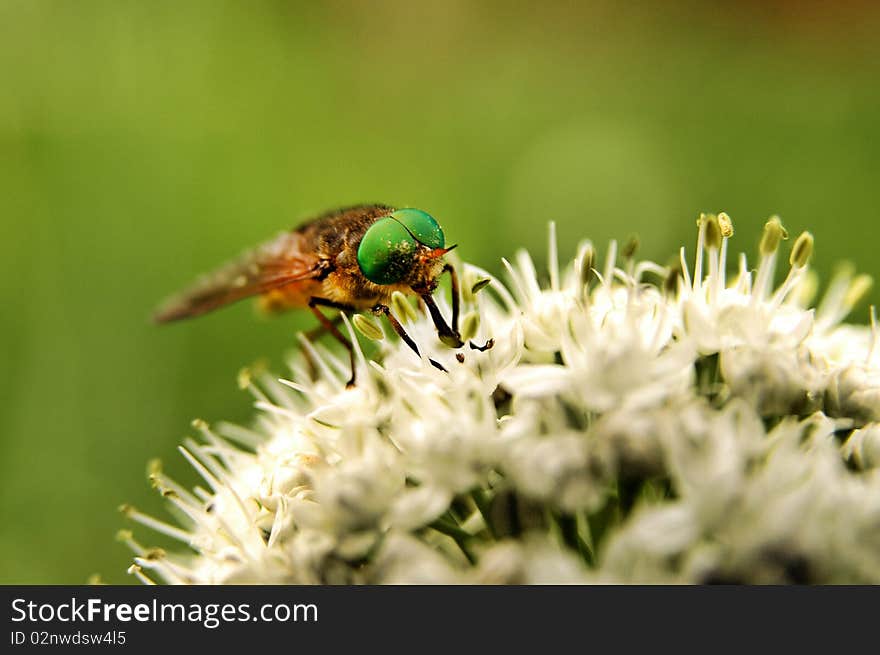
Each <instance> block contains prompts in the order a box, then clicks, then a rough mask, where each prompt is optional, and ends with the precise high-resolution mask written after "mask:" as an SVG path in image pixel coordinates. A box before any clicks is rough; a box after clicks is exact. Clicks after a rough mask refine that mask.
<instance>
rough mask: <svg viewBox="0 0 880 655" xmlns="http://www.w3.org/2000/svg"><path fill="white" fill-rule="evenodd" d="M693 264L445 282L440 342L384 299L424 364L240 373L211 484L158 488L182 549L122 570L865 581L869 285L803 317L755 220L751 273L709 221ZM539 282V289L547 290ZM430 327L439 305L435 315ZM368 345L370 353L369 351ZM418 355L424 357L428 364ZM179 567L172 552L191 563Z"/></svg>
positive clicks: (202, 450) (468, 275) (875, 481)
mask: <svg viewBox="0 0 880 655" xmlns="http://www.w3.org/2000/svg"><path fill="white" fill-rule="evenodd" d="M698 225H699V231H698V240H697V248H696V254H695V257H694V262H693V265H690V264H689V263H688V260H687V258H686V255H685V250H684V248H682V250H681V253H680V257H679V258H678V259H679V260H680V261H679V262H678V263H677V264H676V265H675V266H672V267H663V266H659V265H657V264H654V263H651V262H644V261H638V260H637V259H636V257H635V253H636V244H635V243H634V242H633V243H630V244H627V245H626V246H624V247H623V248H622V249H621V250H620V251H618V248H617V245H616V244H615V243H613V242H612V243H611V245H610V248H609V250H608V252H607V255H606V257H605V259H604V262H600V261H599V259H598V256H597V252H596V250H595V248H594V247H593V245H592V244H590V243H588V242H585V243H582V244H581V245H580V246H579V247H578V250H577V255H576V257H575V259H574V261H573V262H572V263H571V264H570V265H569V266H568V267H566V268H565V269H564V270H561V269H560V268H559V265H558V262H557V255H556V240H555V235H554V234H553V228H552V225H551V235H550V252H549V271H548V273H549V274H548V275H546V276H540V275H539V274H538V273H537V271H536V270H535V266H534V264H533V262H532V260H531V258H530V257H529V255H528V254H527V253H525V252H520V253H518V254H517V256H516V258H515V260H514V262H513V263H510V262H507V261H505V262H504V265H505V267H506V269H507V273H508V277H509V284H508V285H504V284H502V283H501V282H500V281H499V280H497V279H495V278H494V277H492V276H491V275H489V274H488V273H487V272H486V271H484V270H481V269H479V268H476V267H474V266H471V265H467V264H464V265H462V266H461V270H462V275H461V278H462V296H463V297H462V323H461V325H462V333H463V337H464V338H465V339H466V340H468V339H470V340H473V341H474V342H476V343H477V344H479V343H483V342H486V341H488V340H490V339H491V340H492V342H493V344H494V345H493V347H491V348H489V349H486V350H480V349H478V348H467V347H466V348H464V349H460V350H453V349H451V348H449V347H447V346H445V345H443V344H442V343H441V342H440V341H439V340H438V339H437V335H436V331H435V328H434V324H433V322H432V321H431V320H430V317H429V316H428V315H427V313H426V312H424V311H422V310H421V309H420V308H417V307H415V306H413V305H410V304H408V302H407V300H406V299H405V298H403V297H402V296H401V297H397V298H395V302H394V305H395V313H396V314H397V315H398V316H399V317H400V319H401V321H402V322H403V324H404V326H405V329H406V331H407V332H408V333H409V334H410V336H411V337H412V338H413V340H414V341H415V342H416V343H417V344H418V345H419V348H420V349H421V357H417V356H416V355H414V354H413V352H412V351H411V350H410V349H409V348H408V347H407V346H406V345H405V344H403V343H401V342H400V341H397V340H396V339H395V340H392V339H390V338H388V336H387V335H386V333H385V331H384V330H383V328H382V326H381V325H379V324H378V323H377V322H375V321H374V320H373V319H372V318H367V317H364V316H361V317H357V318H356V320H353V321H351V322H349V321H348V320H347V319H345V320H346V324H345V327H346V329H347V330H348V332H349V333H350V335H351V337H352V341H353V342H354V343H355V344H357V343H358V340H357V339H356V338H355V336H356V334H357V333H360V334H361V336H362V337H364V338H365V339H367V340H365V341H364V344H365V345H366V344H367V343H370V344H373V345H371V346H370V347H371V348H372V349H373V350H375V351H376V352H375V354H372V355H371V357H370V358H369V359H368V358H367V357H365V356H364V353H363V350H362V348H361V347H360V346H357V347H356V356H357V361H358V364H357V365H358V383H357V385H356V386H355V387H352V388H347V387H346V384H345V383H346V380H347V379H348V375H349V369H348V362H347V359H346V358H343V357H340V356H339V354H338V353H337V352H336V351H335V350H332V349H329V348H326V347H324V346H322V345H316V344H313V343H311V342H309V341H307V340H305V339H303V340H302V344H301V345H302V347H301V349H300V351H299V354H298V355H297V356H296V357H295V358H294V361H292V363H291V369H292V373H291V375H290V376H289V379H281V380H277V379H274V378H272V377H270V376H268V375H265V374H262V375H256V374H251V373H249V372H245V373H244V374H243V375H242V384H243V386H245V387H247V388H248V389H250V391H251V392H252V393H253V394H254V395H255V397H256V406H257V408H258V410H259V414H258V416H257V418H256V420H255V424H254V425H253V426H252V427H251V428H243V427H240V426H234V425H229V424H218V425H216V426H209V425H208V424H206V423H205V422H203V421H196V422H195V423H194V425H195V427H196V428H197V430H198V431H199V432H200V436H199V438H198V439H193V440H189V441H187V442H186V443H185V444H184V445H183V446H182V447H181V452H182V454H183V455H184V457H186V458H187V459H188V460H189V462H190V463H191V464H192V466H193V467H194V468H195V469H196V470H197V471H198V473H199V474H200V475H201V477H202V478H203V479H204V486H201V487H197V488H195V489H193V490H189V489H185V488H183V487H182V486H180V485H178V484H176V483H175V482H174V481H173V480H171V479H169V478H168V477H167V476H166V475H165V474H163V472H162V471H161V469H160V467H159V466H158V465H156V466H154V467H153V468H152V470H151V480H152V482H153V484H154V485H155V487H156V488H157V489H158V490H159V491H160V492H161V493H162V494H163V495H164V496H165V498H166V499H167V501H168V503H169V506H170V509H171V511H172V513H173V515H174V519H175V521H174V523H169V522H164V521H160V520H158V519H155V518H153V517H150V516H147V515H145V514H143V513H141V512H139V511H138V510H136V509H134V508H132V507H130V506H126V507H125V508H124V512H125V513H126V515H127V516H129V517H130V518H131V519H133V520H134V521H135V522H138V523H140V524H142V525H145V526H147V527H149V528H151V529H153V530H156V531H158V532H161V533H163V534H165V535H167V536H170V537H172V538H174V539H176V540H179V541H180V542H182V543H183V547H182V548H181V549H180V551H176V552H166V551H165V550H162V549H158V548H147V547H144V546H142V545H141V544H140V543H139V542H138V541H136V540H135V538H134V536H133V534H132V533H131V532H130V531H124V532H123V533H121V538H122V539H123V540H124V541H126V542H127V543H128V544H129V545H130V547H131V548H132V549H133V550H134V552H135V555H136V556H135V562H134V564H133V565H132V567H131V569H130V571H131V572H132V573H133V574H135V575H137V576H138V577H139V578H140V579H141V580H143V581H144V582H153V581H164V582H169V583H199V584H215V583H305V584H308V583H323V584H335V583H346V584H352V583H355V584H357V583H490V584H494V583H582V582H601V583H618V582H636V583H706V582H738V583H862V582H869V583H878V582H880V347H878V344H877V342H878V328H877V326H876V321H875V320H874V318H873V312H872V321H871V325H870V326H858V325H849V324H843V323H842V321H843V319H844V318H845V317H846V316H847V314H848V313H849V312H850V310H851V309H852V308H853V307H854V306H855V305H856V304H857V303H858V302H859V301H860V300H861V299H862V298H863V297H864V295H865V293H866V292H867V290H868V288H869V286H870V279H869V278H867V277H866V276H856V275H854V274H853V273H852V271H850V270H849V269H842V270H841V272H840V273H839V274H838V275H837V276H836V277H835V278H834V280H832V282H831V284H830V286H829V288H828V290H827V291H826V293H825V294H824V298H823V299H822V301H821V302H820V303H819V304H818V307H817V308H816V309H812V308H810V302H811V299H812V297H813V295H814V294H815V292H816V289H817V286H818V284H817V281H816V279H815V276H814V275H813V274H812V272H811V271H810V270H809V267H808V264H809V259H810V255H811V252H812V248H813V239H812V236H811V235H810V234H809V233H804V234H802V235H800V236H799V237H798V238H797V239H794V240H793V243H792V247H791V249H790V251H789V252H790V254H789V257H788V268H787V271H785V273H784V275H783V276H780V277H782V278H783V281H782V283H781V284H779V285H778V286H777V285H776V283H775V279H776V268H777V264H778V263H779V259H780V256H781V254H782V245H783V241H785V239H786V238H787V236H788V235H787V234H786V231H785V229H784V228H783V226H782V224H781V223H780V222H779V220H778V219H777V218H772V219H770V220H769V221H768V222H767V224H766V226H765V228H764V232H763V236H762V238H761V242H760V244H759V257H760V259H759V261H758V265H757V268H756V269H751V268H750V267H749V265H748V263H747V261H746V257H745V255H742V256H740V258H739V259H738V261H736V262H730V264H732V265H731V266H728V264H729V262H728V257H727V251H728V240H729V239H730V237H731V236H732V234H733V227H732V224H731V221H730V219H729V217H727V215H725V214H723V213H722V214H718V215H703V216H701V217H700V220H699V222H698ZM545 278H546V279H545ZM440 308H441V310H442V311H444V312H445V313H446V315H447V316H448V315H449V312H450V307H449V305H448V304H447V303H445V302H443V301H442V299H441V301H440ZM373 342H375V343H373ZM430 360H434V362H436V363H439V364H441V365H442V366H443V368H445V369H446V371H443V370H439V369H438V367H436V366H434V365H432V363H431V361H430ZM184 548H185V552H184Z"/></svg>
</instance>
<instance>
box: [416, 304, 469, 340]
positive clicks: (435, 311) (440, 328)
mask: <svg viewBox="0 0 880 655" xmlns="http://www.w3.org/2000/svg"><path fill="white" fill-rule="evenodd" d="M419 295H420V296H421V298H422V301H423V302H424V303H425V306H426V307H427V308H428V313H429V314H431V320H432V321H434V325H435V326H436V328H437V336H439V337H440V341H442V342H443V343H445V344H446V345H447V346H449V347H450V348H461V347H462V346H463V345H464V341H462V340H461V335H459V334H458V329H455V330H453V329H452V328H451V327H449V325H447V324H446V320H445V319H444V318H443V315H442V314H441V313H440V308H439V307H437V303H435V302H434V299H433V298H432V297H431V294H430V293H427V292H426V293H420V294H419ZM456 304H457V303H456ZM453 315H454V316H455V319H456V321H457V320H458V316H457V315H455V314H454V313H453Z"/></svg>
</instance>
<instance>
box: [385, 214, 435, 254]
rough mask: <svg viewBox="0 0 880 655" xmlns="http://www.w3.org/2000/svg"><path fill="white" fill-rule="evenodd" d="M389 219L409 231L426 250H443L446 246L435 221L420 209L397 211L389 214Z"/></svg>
mask: <svg viewBox="0 0 880 655" xmlns="http://www.w3.org/2000/svg"><path fill="white" fill-rule="evenodd" d="M391 217H392V218H394V219H395V220H397V221H398V222H399V223H400V224H401V225H403V226H404V227H405V228H406V229H407V230H409V233H410V234H412V235H413V236H414V237H415V238H416V240H417V241H418V242H419V243H422V244H424V245H426V246H428V248H443V247H444V246H445V245H446V238H445V237H444V236H443V230H441V229H440V226H439V225H438V224H437V221H435V220H434V218H433V217H432V216H431V215H430V214H428V213H426V212H423V211H422V210H421V209H414V208H412V207H408V208H406V209H398V210H397V211H395V212H393V213H392V214H391Z"/></svg>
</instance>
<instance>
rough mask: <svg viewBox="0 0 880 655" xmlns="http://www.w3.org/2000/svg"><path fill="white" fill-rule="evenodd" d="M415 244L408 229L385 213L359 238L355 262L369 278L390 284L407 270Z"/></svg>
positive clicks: (375, 281) (416, 245)
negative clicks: (384, 215)
mask: <svg viewBox="0 0 880 655" xmlns="http://www.w3.org/2000/svg"><path fill="white" fill-rule="evenodd" d="M425 215H426V216H427V214H425ZM429 218H430V217H429ZM432 220H433V219H432ZM441 235H442V233H441ZM441 238H442V237H441ZM417 247H418V243H417V242H416V240H415V239H414V238H413V235H412V234H410V232H409V230H407V228H405V227H404V226H403V225H402V224H401V223H399V222H397V221H396V220H395V219H393V218H391V217H390V216H386V217H384V218H380V219H379V220H377V221H376V222H375V223H373V224H372V225H371V226H370V228H369V229H368V230H367V232H366V234H364V237H363V238H362V239H361V243H360V245H359V246H358V251H357V261H358V266H360V268H361V272H362V273H363V274H364V277H366V278H367V279H368V280H369V281H370V282H374V283H376V284H394V283H395V282H399V281H400V280H401V279H402V278H403V276H404V275H405V274H406V273H407V271H408V270H410V268H411V266H412V262H413V257H414V255H415V252H416V249H417Z"/></svg>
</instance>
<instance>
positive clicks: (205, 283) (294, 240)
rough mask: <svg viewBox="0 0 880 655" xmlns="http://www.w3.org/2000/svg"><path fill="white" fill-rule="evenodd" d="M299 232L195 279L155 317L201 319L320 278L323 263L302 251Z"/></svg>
mask: <svg viewBox="0 0 880 655" xmlns="http://www.w3.org/2000/svg"><path fill="white" fill-rule="evenodd" d="M303 242H304V238H303V236H302V234H300V233H298V232H285V233H283V234H280V235H279V236H278V237H276V238H275V239H273V240H272V241H269V242H267V243H264V244H263V245H261V246H258V247H257V248H255V249H254V250H251V251H249V252H247V253H245V254H244V255H242V256H241V257H240V258H238V259H237V260H234V261H231V262H229V263H228V264H226V265H224V266H221V267H220V268H218V269H217V270H215V271H213V272H212V273H209V274H207V275H205V276H203V277H202V278H200V279H199V280H197V281H196V282H195V283H194V284H193V285H192V286H191V287H190V288H188V289H186V290H184V291H183V293H181V294H179V295H177V296H173V297H172V298H170V299H169V300H168V301H166V302H165V303H163V304H162V305H161V306H160V308H159V309H158V311H157V312H156V314H155V316H154V318H155V320H156V322H157V323H167V322H169V321H176V320H179V319H183V318H190V317H193V316H200V315H201V314H205V313H207V312H210V311H212V310H214V309H217V308H219V307H223V306H224V305H228V304H230V303H233V302H235V301H237V300H241V299H243V298H247V297H249V296H255V295H258V294H261V293H266V292H267V291H271V290H272V289H277V288H279V287H283V286H285V285H287V284H291V283H293V282H300V281H303V280H311V279H314V278H317V277H320V275H321V273H322V272H323V271H324V268H325V264H324V261H323V260H322V259H321V258H319V257H318V256H317V255H315V254H313V253H308V252H305V250H307V249H306V248H304V245H305V244H304V243H303Z"/></svg>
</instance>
